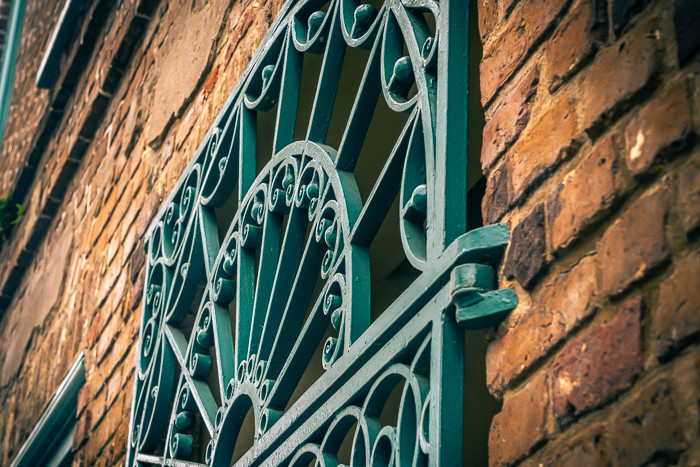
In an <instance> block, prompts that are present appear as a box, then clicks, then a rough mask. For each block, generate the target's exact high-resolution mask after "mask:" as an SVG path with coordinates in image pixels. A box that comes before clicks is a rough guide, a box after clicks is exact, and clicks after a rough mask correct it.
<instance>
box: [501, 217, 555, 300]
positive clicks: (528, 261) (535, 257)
mask: <svg viewBox="0 0 700 467" xmlns="http://www.w3.org/2000/svg"><path fill="white" fill-rule="evenodd" d="M546 267H547V247H546V242H545V225H544V204H538V205H537V206H535V207H534V208H533V209H532V211H530V212H529V213H528V214H527V216H525V219H523V220H522V221H521V222H520V223H519V224H518V225H517V226H515V228H514V229H513V233H512V235H511V239H510V246H509V248H508V252H507V253H506V259H505V263H504V266H503V274H504V275H505V276H506V278H508V279H515V280H517V281H518V282H520V284H522V286H523V287H525V288H526V289H529V288H532V287H533V286H534V284H535V282H536V280H537V279H538V278H539V277H540V275H541V274H542V273H543V272H544V271H545V270H546Z"/></svg>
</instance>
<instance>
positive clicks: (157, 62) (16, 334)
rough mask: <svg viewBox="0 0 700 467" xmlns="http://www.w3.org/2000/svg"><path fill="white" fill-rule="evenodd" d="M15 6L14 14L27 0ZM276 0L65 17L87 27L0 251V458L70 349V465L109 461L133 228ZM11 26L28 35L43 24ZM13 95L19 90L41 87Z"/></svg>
mask: <svg viewBox="0 0 700 467" xmlns="http://www.w3.org/2000/svg"><path fill="white" fill-rule="evenodd" d="M28 3H29V5H28V15H29V14H30V6H31V5H32V4H35V5H36V4H38V3H39V2H32V1H29V2H28ZM56 3H57V4H62V2H56ZM282 3H283V2H282V1H281V0H267V2H263V1H255V0H236V1H228V0H214V1H211V2H204V1H201V0H197V1H194V2H193V1H192V0H181V1H178V0H172V1H167V0H162V1H159V2H152V1H144V0H142V1H138V2H136V1H134V2H132V1H122V2H114V4H112V2H109V1H108V2H104V1H102V2H100V1H94V2H88V5H89V8H88V13H87V15H86V18H85V19H84V20H83V21H84V24H82V25H79V27H80V28H82V30H83V33H84V34H93V36H94V37H93V39H92V40H94V41H95V42H94V44H90V45H91V46H92V45H94V53H92V54H91V55H89V56H88V57H87V59H85V58H84V59H85V63H84V64H83V68H84V71H83V72H82V73H81V74H80V75H79V76H77V77H76V76H74V77H73V79H75V80H76V83H75V85H74V86H75V89H74V91H72V93H71V94H70V96H69V101H68V102H67V103H66V105H65V108H66V111H65V112H64V113H63V114H62V115H61V117H60V119H59V121H58V122H56V123H55V128H54V129H53V130H52V132H51V133H50V139H49V140H47V141H45V142H44V145H45V149H44V152H43V153H42V156H41V157H42V159H41V163H40V164H39V168H38V169H37V173H36V176H35V179H34V182H33V183H32V185H31V187H30V188H29V189H28V194H27V197H26V204H27V209H28V212H27V216H26V217H25V219H24V220H23V222H22V223H21V224H20V225H19V226H18V228H17V229H16V230H15V232H13V235H12V238H11V239H9V241H8V243H6V244H5V245H4V246H3V248H2V251H0V264H2V265H3V267H2V268H1V270H0V283H3V284H5V285H6V284H8V281H12V280H14V281H15V282H10V284H11V285H12V286H13V287H15V288H16V291H15V292H14V294H13V295H12V301H11V302H10V303H9V304H8V305H7V306H6V310H5V313H4V315H3V316H2V319H1V320H0V339H1V342H3V343H4V344H3V345H2V346H0V365H1V368H0V375H1V376H0V465H7V464H9V461H10V460H11V459H12V458H13V456H14V455H15V454H16V453H17V451H18V449H19V447H20V446H21V445H22V443H23V442H24V441H25V440H26V438H27V436H28V434H29V432H30V431H31V429H32V428H33V426H34V424H35V423H36V421H37V420H38V418H39V415H40V414H41V411H42V410H43V408H44V407H45V405H46V404H47V402H48V400H49V399H50V398H51V396H52V395H53V394H54V392H55V391H56V389H57V388H58V385H59V383H60V381H61V380H62V379H63V377H64V376H65V374H66V372H67V370H68V368H69V367H70V365H71V364H72V362H73V361H74V360H75V358H76V357H77V355H78V353H79V352H80V351H81V350H82V349H86V351H87V358H86V366H87V382H86V384H85V386H84V388H83V389H82V391H81V392H80V395H79V419H78V420H79V421H78V427H77V432H76V435H75V438H74V448H75V455H76V458H77V463H78V464H80V465H94V464H97V465H116V464H119V463H120V462H123V456H124V453H125V444H126V438H127V427H128V423H129V416H130V408H131V407H130V406H131V391H132V386H133V374H134V371H133V366H134V361H135V349H136V339H137V337H138V323H139V319H140V303H141V297H142V288H143V273H144V256H143V248H142V245H143V243H142V242H143V236H144V233H145V231H146V228H147V227H148V226H149V225H150V222H151V220H152V218H153V217H154V215H155V213H156V211H157V210H158V209H159V208H160V205H161V203H162V201H163V199H164V197H165V196H167V194H168V193H169V192H170V191H171V190H172V188H173V187H174V184H175V182H176V180H177V179H178V178H179V176H180V175H181V173H182V171H183V169H184V167H185V166H186V164H187V162H188V161H189V159H190V157H191V156H192V154H193V153H194V150H195V148H196V147H197V145H198V144H199V142H200V141H201V138H202V137H203V135H204V133H205V132H206V130H207V129H208V128H209V126H210V125H211V123H212V122H213V120H214V118H215V117H216V115H217V113H218V111H219V109H220V108H221V107H222V105H223V102H224V101H225V99H226V97H227V96H228V95H229V93H230V92H231V90H232V89H233V86H234V85H235V83H236V81H237V79H238V78H239V76H240V75H241V73H242V71H243V69H244V68H245V66H246V65H247V63H248V61H249V60H250V58H251V57H252V55H253V53H254V52H255V50H256V49H257V46H258V44H259V43H260V41H261V40H262V37H263V36H264V34H265V33H266V32H267V29H268V27H269V25H270V24H271V22H272V20H273V19H274V17H275V15H276V13H277V11H278V10H279V9H280V8H281V5H282ZM103 4H107V5H108V9H107V10H106V11H104V10H99V8H104V5H103ZM59 6H60V5H59ZM149 8H152V10H149ZM94 11H101V12H102V13H103V14H106V15H107V16H106V19H103V24H102V25H101V27H100V28H98V29H97V31H95V28H93V29H92V30H89V24H88V23H89V22H90V14H91V12H94ZM54 19H55V18H54ZM48 22H51V18H50V16H49V20H48ZM26 28H28V30H29V34H30V35H32V36H37V43H38V42H42V41H43V40H45V39H47V37H48V35H49V34H50V32H51V31H50V28H49V29H46V28H33V27H32V26H29V25H28V24H27V23H25V31H26V30H27V29H26ZM86 31H87V32H86ZM83 43H85V41H83ZM23 47H25V45H24V43H23ZM20 53H22V51H21V52H20ZM23 53H25V54H26V53H27V52H26V50H24V52H23ZM69 58H70V57H69ZM19 68H20V65H19V64H18V69H19ZM32 73H34V74H32ZM27 75H31V78H32V80H33V79H34V76H35V72H30V71H27ZM22 82H23V80H22V79H19V80H17V82H16V84H15V93H17V92H18V86H21V85H22V84H21V83H22ZM32 83H33V81H32ZM21 92H22V93H25V94H22V96H23V97H24V100H26V101H27V102H32V103H34V102H40V101H41V100H42V99H45V93H46V91H41V92H40V91H38V90H36V89H29V90H22V91H21ZM24 105H25V104H21V106H20V107H22V106H24ZM26 106H27V110H28V111H29V110H31V109H35V108H37V109H40V108H41V106H39V107H34V106H32V105H30V104H26ZM22 108H24V107H22ZM44 110H45V111H46V112H49V111H50V110H46V108H44ZM32 111H33V110H32ZM11 112H18V110H17V109H14V110H11ZM39 113H41V112H39ZM20 114H21V112H20ZM22 116H23V118H27V114H24V115H22ZM25 131H28V130H27V129H21V130H18V129H16V127H14V126H8V135H9V136H8V137H9V138H16V139H18V140H22V138H24V136H23V135H24V132H25ZM22 141H24V140H22ZM3 158H4V156H3ZM3 160H5V159H3ZM6 162H7V163H9V164H10V165H12V164H14V162H13V160H11V159H8V160H6ZM12 167H14V165H13V166H12ZM3 170H6V169H3ZM7 170H9V169H7ZM5 173H7V172H5ZM13 177H14V175H13V176H12V177H10V176H9V175H8V177H7V179H8V180H9V182H8V183H9V184H10V185H9V186H10V187H11V186H12V185H11V182H12V181H13V180H15V178H13ZM37 232H39V233H38V234H37ZM37 238H38V239H39V240H36V239H37ZM26 258H29V260H26ZM20 260H24V261H25V262H26V266H24V267H22V268H19V269H20V273H21V274H18V275H16V276H17V277H19V279H17V278H16V276H15V275H14V273H12V272H10V271H15V270H16V269H17V268H16V267H15V266H17V265H18V264H20ZM8 274H9V275H10V277H9V278H8ZM0 285H1V284H0Z"/></svg>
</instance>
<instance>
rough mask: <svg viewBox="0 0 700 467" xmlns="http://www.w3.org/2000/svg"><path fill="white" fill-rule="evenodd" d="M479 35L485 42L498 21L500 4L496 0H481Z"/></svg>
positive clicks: (479, 4) (478, 3)
mask: <svg viewBox="0 0 700 467" xmlns="http://www.w3.org/2000/svg"><path fill="white" fill-rule="evenodd" d="M477 6H478V9H479V36H480V37H481V42H485V41H486V38H487V37H489V35H490V34H491V32H492V31H493V28H494V26H496V23H497V22H498V4H497V3H496V0H479V1H478V2H477Z"/></svg>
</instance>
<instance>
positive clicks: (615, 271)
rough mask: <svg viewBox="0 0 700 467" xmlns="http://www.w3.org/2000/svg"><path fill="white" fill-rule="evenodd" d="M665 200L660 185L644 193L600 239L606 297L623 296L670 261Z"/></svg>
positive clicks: (662, 188) (602, 275)
mask: <svg viewBox="0 0 700 467" xmlns="http://www.w3.org/2000/svg"><path fill="white" fill-rule="evenodd" d="M667 198H668V196H667V189H666V187H665V186H663V185H662V186H658V187H656V188H654V189H653V190H651V191H650V192H648V193H645V194H644V195H643V196H642V197H641V198H639V199H638V200H636V201H635V202H634V203H632V205H631V206H629V207H628V208H627V210H625V211H624V212H623V213H622V215H621V216H620V218H619V219H617V220H616V221H615V223H614V224H612V225H611V226H610V227H609V228H608V230H607V231H606V232H605V234H604V235H603V238H602V239H601V241H600V243H599V244H598V250H599V252H600V254H599V255H598V259H599V262H600V269H601V272H602V274H601V278H602V289H603V291H604V292H605V293H607V294H608V295H617V294H620V293H622V292H623V291H624V290H625V289H627V287H629V286H630V285H631V284H632V283H634V282H636V281H638V280H640V279H643V278H644V277H646V276H647V275H648V274H649V272H650V271H652V270H653V269H654V268H655V267H657V266H659V265H660V264H662V263H663V262H664V261H665V260H666V259H667V258H668V257H669V254H670V249H669V246H668V242H667V240H666V235H665V232H664V227H665V225H666V218H667V215H668V206H667Z"/></svg>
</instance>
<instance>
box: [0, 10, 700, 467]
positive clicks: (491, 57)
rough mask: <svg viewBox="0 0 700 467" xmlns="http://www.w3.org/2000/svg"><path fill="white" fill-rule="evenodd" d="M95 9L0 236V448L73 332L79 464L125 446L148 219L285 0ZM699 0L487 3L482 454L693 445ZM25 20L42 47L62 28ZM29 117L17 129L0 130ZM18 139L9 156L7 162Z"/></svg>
mask: <svg viewBox="0 0 700 467" xmlns="http://www.w3.org/2000/svg"><path fill="white" fill-rule="evenodd" d="M35 3H36V2H35ZM55 3H56V4H57V5H59V4H61V3H62V2H55ZM86 3H87V5H88V8H87V13H86V16H85V18H84V19H83V20H82V21H83V23H82V25H81V26H80V28H82V29H81V34H83V36H81V37H90V38H91V39H90V41H87V40H83V41H79V42H76V44H77V45H76V47H78V46H83V45H84V44H88V45H90V46H91V47H92V46H94V50H93V49H91V50H92V51H91V52H90V54H89V55H87V58H85V57H83V58H84V63H83V65H82V66H83V68H82V69H81V70H78V71H79V73H77V74H75V75H73V76H72V77H66V76H64V77H63V78H62V79H64V81H62V83H65V82H66V80H68V78H71V79H72V80H73V81H72V82H70V80H69V81H68V84H70V86H72V87H70V86H67V87H66V88H65V89H70V93H67V94H66V95H65V96H64V95H62V94H60V93H59V94H57V95H61V96H62V97H65V98H66V99H67V101H66V102H64V103H63V104H64V106H65V107H64V108H65V112H63V113H61V114H60V116H57V117H55V119H56V121H55V122H54V123H53V124H54V127H52V129H51V131H48V132H47V133H46V135H47V136H46V139H45V140H41V145H40V146H33V147H34V148H37V147H38V148H40V149H41V153H40V157H41V163H40V164H38V169H37V172H36V175H35V177H34V181H33V183H32V184H31V186H29V187H28V188H27V197H26V204H27V209H28V212H27V216H26V218H25V220H24V221H23V222H22V223H21V224H20V226H19V227H18V228H17V229H16V231H15V232H14V233H13V236H12V238H11V239H10V240H9V242H8V243H7V244H6V245H5V246H4V247H3V249H2V250H1V251H0V264H2V265H3V268H2V270H0V286H2V287H5V286H7V287H10V288H11V289H12V290H13V294H12V295H11V296H12V301H11V302H10V303H9V304H7V306H6V311H5V314H4V316H3V317H2V320H0V339H2V342H5V343H7V344H4V345H2V346H0V365H1V368H0V464H3V465H5V464H8V463H9V460H10V459H11V458H12V457H13V456H14V455H15V454H16V452H17V450H18V448H19V446H21V444H22V443H23V442H24V440H25V439H26V437H27V435H28V433H29V431H30V430H31V428H32V427H33V426H34V424H35V423H36V421H37V419H38V416H39V414H40V412H41V410H42V409H43V407H44V406H45V405H46V403H47V401H48V400H49V398H50V397H51V395H52V394H53V393H54V392H55V391H56V388H57V387H58V384H59V383H60V381H61V379H62V378H63V377H64V375H65V373H66V371H67V369H68V367H69V366H70V364H71V363H72V362H73V360H74V359H75V357H76V356H77V354H78V353H79V351H80V350H81V349H86V350H87V383H86V385H85V387H84V388H83V390H82V391H81V393H80V397H79V423H78V427H77V431H76V435H75V438H74V446H75V453H76V457H77V460H78V463H79V464H89V465H92V464H98V465H113V464H118V463H120V462H122V461H123V456H124V449H125V442H126V437H127V426H128V420H129V411H130V400H131V399H130V397H131V388H132V385H133V363H134V353H135V345H136V344H135V342H136V338H137V333H138V321H139V313H140V308H139V305H140V301H141V297H142V287H143V265H144V256H143V249H142V248H141V246H142V241H143V235H144V233H145V230H146V228H147V227H148V225H149V224H150V222H151V220H152V218H153V216H154V215H155V213H156V211H157V210H158V208H159V207H160V205H161V203H162V200H163V198H164V197H165V196H167V194H168V193H169V192H170V191H171V189H172V188H173V186H174V184H175V181H176V180H177V179H178V177H179V176H180V174H181V173H182V170H183V168H184V167H185V166H186V164H187V162H188V161H189V159H190V157H191V155H192V154H193V152H194V149H195V148H196V146H197V145H198V143H199V142H200V141H201V138H202V136H203V135H204V133H205V132H206V130H207V129H208V127H209V126H210V124H211V122H212V121H213V119H214V118H215V116H216V114H217V113H218V111H219V109H220V108H221V106H222V103H223V102H224V100H225V99H226V97H227V96H228V94H229V93H230V91H231V90H232V89H233V86H234V85H235V83H236V81H237V79H238V78H239V76H240V75H241V73H242V71H243V69H244V67H245V65H246V64H247V63H248V61H249V59H250V57H251V56H252V54H253V53H254V52H255V50H256V48H257V46H258V44H259V43H260V41H261V39H262V37H263V35H264V34H265V32H266V31H267V28H268V27H269V25H270V23H271V21H272V20H273V19H274V16H275V14H276V12H277V11H278V10H279V8H280V7H281V4H282V0H267V1H263V0H259V1H255V0H233V1H228V0H213V1H211V2H209V3H207V4H205V3H204V2H203V1H202V0H195V1H192V0H160V1H147V0H140V1H126V0H125V1H122V2H111V1H105V0H95V1H92V2H86ZM30 4H32V2H31V1H30ZM693 6H694V5H693V0H676V1H675V2H673V1H671V0H663V1H657V2H652V3H650V4H647V5H642V4H641V2H635V1H630V0H627V1H619V2H615V1H613V0H610V1H609V2H607V3H606V2H603V1H602V0H595V1H588V0H576V1H562V0H520V1H519V2H518V1H517V0H501V1H500V2H498V3H496V2H495V1H488V2H487V1H484V0H481V1H480V2H479V23H480V33H481V37H482V40H483V42H484V58H483V62H482V66H481V84H482V89H481V95H482V102H483V104H484V106H485V109H486V116H487V124H486V127H485V129H484V145H483V152H482V165H483V166H484V168H485V172H486V174H487V194H486V197H485V200H484V203H483V206H484V209H483V213H484V219H485V220H486V221H487V222H496V221H504V222H508V223H510V225H511V227H512V229H513V239H512V243H511V246H510V248H509V251H508V253H507V258H506V261H505V264H504V267H503V271H502V272H503V275H502V282H503V283H504V284H507V285H509V286H513V287H515V289H516V290H517V292H518V295H519V299H520V305H519V307H518V308H517V309H516V310H515V312H514V313H513V314H512V315H511V316H510V317H509V319H508V320H507V321H506V322H505V323H504V324H503V326H501V327H500V328H499V330H498V333H497V336H496V337H495V339H494V340H493V342H491V344H490V346H489V350H488V354H487V370H488V387H489V389H490V390H491V392H492V393H493V394H495V395H496V396H497V397H499V398H502V399H503V409H502V411H501V413H500V414H498V415H497V416H496V418H495V419H494V421H493V424H492V428H491V439H490V452H491V462H492V463H493V464H497V465H502V464H509V463H513V462H518V461H519V460H525V461H526V463H533V464H540V463H542V464H548V463H556V464H566V463H568V464H570V465H585V464H590V463H592V462H595V461H600V462H603V461H610V462H614V459H616V458H622V459H624V462H622V463H623V464H626V463H629V464H635V463H640V462H643V461H645V460H649V459H651V460H657V461H663V460H668V459H671V460H678V459H680V460H681V461H684V460H687V461H690V460H691V459H695V460H696V462H697V458H698V455H699V453H698V452H697V445H698V443H697V440H696V439H697V426H698V415H697V402H698V393H697V386H698V384H697V383H698V377H699V376H698V375H699V371H700V369H699V367H700V359H699V358H698V356H699V352H698V345H697V336H698V329H699V327H700V322H699V320H698V313H697V308H698V307H697V304H698V302H700V298H699V297H698V295H697V294H698V292H697V287H693V286H694V285H695V282H696V281H695V282H694V281H693V278H697V277H698V276H699V275H700V254H699V253H698V248H697V243H698V232H699V231H700V211H699V209H698V206H700V202H699V201H700V192H699V191H698V186H700V156H698V154H699V151H698V149H697V146H696V140H697V138H696V137H695V132H696V130H694V129H696V128H698V125H699V124H700V117H699V114H700V113H699V112H698V111H697V109H698V106H699V105H700V89H698V84H699V82H698V79H697V75H698V69H699V68H700V60H699V59H698V57H697V54H696V53H695V51H696V49H697V47H696V46H697V44H698V37H697V35H696V33H695V31H696V28H695V26H694V25H695V24H696V23H697V18H695V19H693V18H694V17H693V15H697V12H696V11H695V10H696V8H693ZM100 8H102V10H100ZM29 11H30V10H29V9H28V14H29ZM98 13H99V14H101V15H102V16H99V15H98ZM98 16H99V17H100V18H103V22H102V23H100V24H97V22H96V21H95V20H94V18H96V17H98ZM46 17H47V19H46V24H50V23H51V22H52V21H54V20H55V17H54V15H53V14H47V15H46ZM91 18H92V19H91ZM42 24H43V23H42ZM25 27H26V25H25ZM30 29H31V31H32V32H31V34H33V35H34V36H32V37H35V41H36V42H35V43H36V44H38V43H44V42H45V40H46V39H47V38H48V35H49V34H50V28H49V27H48V26H47V27H43V28H34V29H32V28H30ZM86 35H88V36H86ZM23 50H24V53H25V54H27V51H26V50H28V49H26V46H25V49H23ZM21 53H22V52H21ZM71 53H73V52H71ZM74 53H75V56H78V57H81V55H80V52H79V50H78V51H75V52H74ZM26 56H29V55H26ZM71 56H72V55H70V54H69V57H68V58H70V57H71ZM18 68H19V65H18ZM64 68H65V69H72V68H70V66H69V64H68V65H66V67H64ZM32 73H35V72H30V71H28V72H27V75H28V76H29V75H31V77H32V78H33V76H34V74H32ZM21 82H23V81H22V80H18V81H17V82H16V85H15V91H16V92H17V89H18V86H21V84H20V83H21ZM21 95H22V96H23V99H24V100H25V101H26V103H25V104H21V105H20V106H19V107H17V108H16V109H15V110H13V111H12V112H19V113H20V114H21V112H20V110H26V113H25V118H26V116H27V115H35V113H36V116H37V117H36V118H37V119H39V118H44V117H46V115H48V113H50V112H51V109H53V107H52V106H50V105H47V104H46V102H48V101H50V99H51V98H52V97H51V96H48V97H47V96H45V95H42V94H41V93H40V92H39V91H38V90H36V89H29V88H27V89H24V90H23V91H22V93H21ZM54 97H55V96H54ZM18 109H19V110H18ZM33 112H35V113H33ZM33 121H34V120H32V121H31V122H30V123H32V122H33ZM32 124H33V123H32ZM26 131H27V130H26V129H25V128H21V127H20V126H15V127H10V126H8V138H15V139H16V140H17V141H20V142H21V141H25V140H24V139H22V138H25V137H26V134H25V133H26ZM29 133H31V132H29ZM23 135H24V136H23ZM18 144H19V143H18ZM32 150H35V149H32ZM37 151H38V150H37ZM17 154H19V155H18V156H17V157H18V159H17V160H19V161H20V162H18V163H17V164H16V165H12V164H15V162H13V161H14V159H5V158H4V156H3V160H7V161H9V162H8V163H9V164H10V166H11V167H13V168H18V167H20V166H21V165H22V162H21V158H22V157H23V156H21V154H22V152H21V151H20V152H18V153H17ZM10 166H8V167H10ZM11 170H14V169H11ZM5 173H9V172H5ZM17 176H18V175H17V174H16V173H14V172H13V173H12V174H10V175H8V176H7V186H5V185H2V186H3V188H2V189H3V190H10V191H11V187H12V186H13V183H16V178H17ZM3 183H5V182H3ZM8 284H9V285H8ZM2 287H0V288H2ZM3 290H4V289H3ZM0 298H1V297H0ZM10 343H11V344H10ZM660 427H662V428H660ZM693 442H694V445H695V451H692V450H691V449H690V446H691V445H692V444H693Z"/></svg>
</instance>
